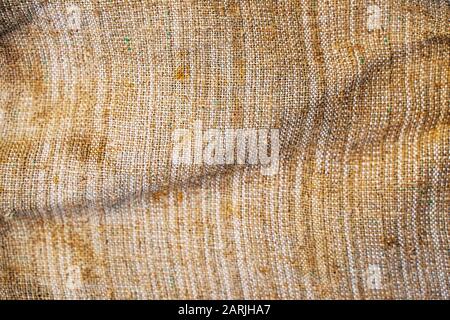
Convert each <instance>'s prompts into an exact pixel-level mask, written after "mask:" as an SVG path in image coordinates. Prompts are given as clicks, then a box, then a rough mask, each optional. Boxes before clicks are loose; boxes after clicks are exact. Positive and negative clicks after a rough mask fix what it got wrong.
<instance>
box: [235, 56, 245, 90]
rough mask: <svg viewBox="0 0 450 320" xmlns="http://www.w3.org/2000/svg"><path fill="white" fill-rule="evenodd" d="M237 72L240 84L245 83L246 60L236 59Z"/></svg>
mask: <svg viewBox="0 0 450 320" xmlns="http://www.w3.org/2000/svg"><path fill="white" fill-rule="evenodd" d="M235 73H236V77H237V80H238V81H239V83H240V84H245V75H246V73H247V70H246V62H245V60H244V59H236V61H235Z"/></svg>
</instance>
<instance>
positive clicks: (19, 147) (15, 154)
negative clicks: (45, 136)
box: [0, 138, 35, 168]
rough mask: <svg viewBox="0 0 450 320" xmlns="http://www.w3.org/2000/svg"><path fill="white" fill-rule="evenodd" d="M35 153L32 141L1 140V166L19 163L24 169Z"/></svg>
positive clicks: (23, 139) (24, 139)
mask: <svg viewBox="0 0 450 320" xmlns="http://www.w3.org/2000/svg"><path fill="white" fill-rule="evenodd" d="M34 153H35V147H34V144H33V141H32V140H30V139H26V138H22V139H20V140H13V141H8V140H0V164H5V163H17V164H19V165H20V166H21V167H22V168H23V166H25V165H26V164H27V162H28V161H29V160H30V158H31V155H32V154H34Z"/></svg>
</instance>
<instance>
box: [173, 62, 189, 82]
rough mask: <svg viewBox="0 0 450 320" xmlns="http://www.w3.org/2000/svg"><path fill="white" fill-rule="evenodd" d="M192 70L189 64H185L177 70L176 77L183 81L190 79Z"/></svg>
mask: <svg viewBox="0 0 450 320" xmlns="http://www.w3.org/2000/svg"><path fill="white" fill-rule="evenodd" d="M190 72H191V70H190V67H189V66H188V65H184V64H183V65H181V66H179V67H178V68H177V69H176V70H175V75H174V77H175V79H176V80H177V81H181V82H183V81H186V80H187V79H189V76H190Z"/></svg>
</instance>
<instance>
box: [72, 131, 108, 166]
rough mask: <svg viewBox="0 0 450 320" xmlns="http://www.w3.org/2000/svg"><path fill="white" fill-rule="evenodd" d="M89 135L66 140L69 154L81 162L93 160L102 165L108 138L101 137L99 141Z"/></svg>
mask: <svg viewBox="0 0 450 320" xmlns="http://www.w3.org/2000/svg"><path fill="white" fill-rule="evenodd" d="M96 140H97V139H95V138H94V137H92V136H91V135H89V134H78V135H72V136H70V137H69V138H68V139H67V140H66V151H67V153H68V154H69V155H70V156H71V157H73V158H75V159H76V160H78V161H81V162H88V161H90V160H93V161H95V162H97V163H102V162H103V161H104V160H105V155H106V147H107V143H108V141H107V138H106V137H105V136H101V137H100V138H99V139H98V140H97V141H96Z"/></svg>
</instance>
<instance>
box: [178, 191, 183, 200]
mask: <svg viewBox="0 0 450 320" xmlns="http://www.w3.org/2000/svg"><path fill="white" fill-rule="evenodd" d="M177 201H178V202H182V201H183V192H181V191H180V192H178V193H177Z"/></svg>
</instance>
